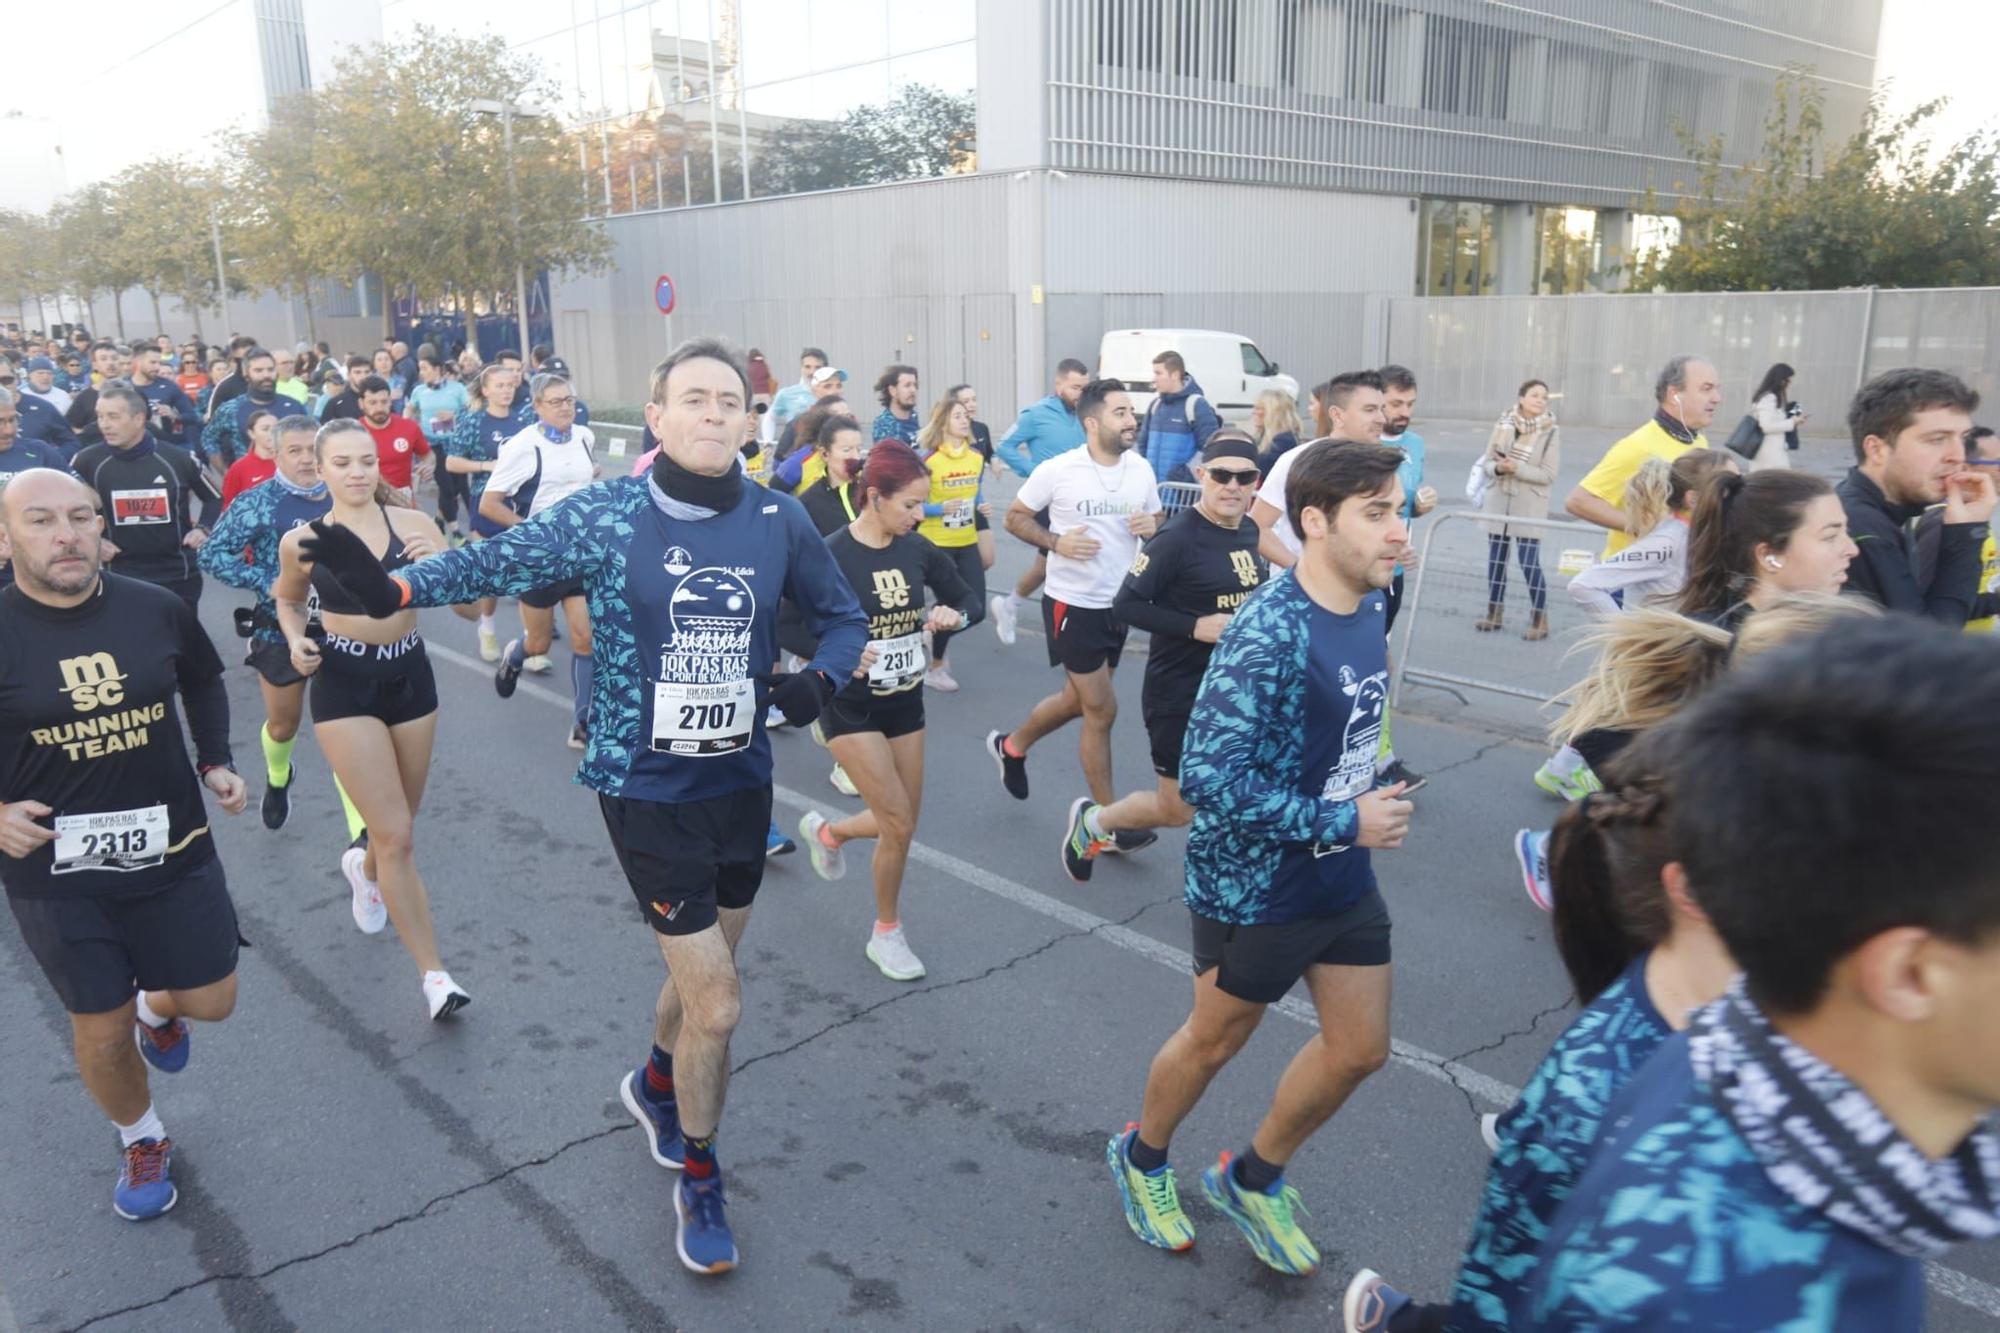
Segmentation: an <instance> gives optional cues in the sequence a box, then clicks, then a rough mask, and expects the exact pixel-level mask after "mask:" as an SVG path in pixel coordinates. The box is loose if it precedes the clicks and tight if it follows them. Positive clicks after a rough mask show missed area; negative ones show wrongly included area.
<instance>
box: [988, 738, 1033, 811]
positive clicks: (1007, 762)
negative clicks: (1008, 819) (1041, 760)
mask: <svg viewBox="0 0 2000 1333" xmlns="http://www.w3.org/2000/svg"><path fill="white" fill-rule="evenodd" d="M986 753H987V754H989V755H991V756H993V762H994V763H995V764H998V765H999V766H1000V781H1001V782H1002V783H1003V784H1005V786H1006V788H1007V794H1008V795H1009V796H1011V797H1013V798H1014V799H1015V800H1017V801H1025V800H1027V799H1028V761H1027V759H1026V758H1021V759H1016V758H1015V757H1014V756H1013V755H1011V754H1008V753H1007V742H1006V738H1005V737H1003V736H1002V735H1001V734H1000V733H999V732H997V731H989V732H987V733H986Z"/></svg>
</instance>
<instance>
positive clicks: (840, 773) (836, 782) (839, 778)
mask: <svg viewBox="0 0 2000 1333" xmlns="http://www.w3.org/2000/svg"><path fill="white" fill-rule="evenodd" d="M826 780H827V781H828V782H831V783H832V784H833V789H834V790H835V791H837V792H839V793H840V794H841V795H842V796H859V795H860V794H861V788H859V787H857V786H855V785H854V779H853V778H850V777H848V776H847V770H846V769H844V768H842V767H841V766H840V765H839V764H835V765H834V766H833V772H831V773H829V774H827V775H826Z"/></svg>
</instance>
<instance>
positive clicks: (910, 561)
mask: <svg viewBox="0 0 2000 1333" xmlns="http://www.w3.org/2000/svg"><path fill="white" fill-rule="evenodd" d="M826 548H827V550H829V551H831V552H832V553H833V562H834V563H835V564H837V565H839V566H840V572H841V573H842V574H843V575H845V576H846V578H847V586H848V587H850V588H852V589H854V595H855V597H856V598H858V599H859V600H860V602H861V614H862V615H864V616H866V617H868V643H869V646H870V647H872V648H874V649H875V662H874V665H872V666H870V667H869V668H868V671H867V674H866V675H864V676H860V677H856V678H855V679H852V680H850V681H848V682H847V683H846V684H845V685H843V686H842V687H841V689H840V697H841V698H842V699H845V700H847V701H848V702H849V703H852V704H865V703H866V702H867V701H868V700H869V699H871V698H880V697H882V696H885V695H892V694H901V693H903V692H904V691H906V690H913V689H916V688H918V687H919V686H921V685H922V684H923V683H924V668H926V667H928V666H929V665H930V655H929V654H928V653H927V652H926V651H925V650H924V639H923V627H924V620H925V617H926V616H928V614H929V606H928V603H927V599H926V598H925V596H924V590H925V589H926V588H928V589H930V590H931V591H932V592H934V593H936V594H937V600H938V602H939V604H940V605H943V606H950V607H956V608H957V609H958V612H959V614H960V615H963V616H966V617H970V616H972V615H973V614H974V613H975V612H976V611H977V610H978V608H979V596H978V594H976V593H974V592H973V591H972V589H971V588H970V587H969V586H967V584H966V582H965V580H964V579H962V578H960V577H959V576H958V567H957V566H955V565H953V564H952V562H951V557H950V556H948V555H946V554H945V553H944V552H943V551H940V550H939V549H938V548H937V547H935V546H933V545H931V542H930V539H929V538H927V537H925V536H923V534H921V533H916V532H907V533H904V534H903V535H902V536H900V537H895V538H892V539H891V540H890V542H889V544H888V546H886V547H883V548H881V549H877V548H876V547H873V546H864V545H862V543H861V542H859V541H857V540H855V536H854V533H853V531H852V530H851V529H849V528H841V529H840V530H839V531H837V532H835V533H834V534H833V535H832V536H831V537H828V538H827V539H826Z"/></svg>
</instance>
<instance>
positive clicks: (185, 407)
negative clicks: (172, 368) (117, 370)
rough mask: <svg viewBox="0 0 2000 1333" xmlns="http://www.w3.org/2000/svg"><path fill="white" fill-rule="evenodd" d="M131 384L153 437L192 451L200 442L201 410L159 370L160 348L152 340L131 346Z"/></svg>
mask: <svg viewBox="0 0 2000 1333" xmlns="http://www.w3.org/2000/svg"><path fill="white" fill-rule="evenodd" d="M132 387H133V388H135V389H137V390H138V391H139V396H140V397H141V398H144V399H145V400H146V405H147V409H148V417H149V420H150V421H151V429H152V432H153V438H154V439H156V440H158V441H160V442H161V443H162V444H171V445H176V446H178V447H180V448H182V449H186V450H187V451H188V452H190V453H193V452H194V451H195V449H196V448H197V447H198V446H199V445H200V444H201V413H200V412H199V411H197V410H196V408H195V405H194V400H193V399H192V398H190V397H188V396H187V393H186V391H185V390H183V389H182V388H181V386H180V385H179V383H177V382H176V381H175V380H174V379H173V377H172V376H171V375H167V374H163V373H162V372H161V366H160V349H159V348H158V347H157V346H155V345H154V344H152V343H140V344H139V345H138V346H136V347H134V348H133V349H132Z"/></svg>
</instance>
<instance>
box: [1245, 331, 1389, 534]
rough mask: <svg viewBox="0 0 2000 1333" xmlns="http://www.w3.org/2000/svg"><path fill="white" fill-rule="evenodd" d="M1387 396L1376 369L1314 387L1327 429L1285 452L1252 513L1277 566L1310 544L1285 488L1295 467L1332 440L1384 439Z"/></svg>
mask: <svg viewBox="0 0 2000 1333" xmlns="http://www.w3.org/2000/svg"><path fill="white" fill-rule="evenodd" d="M1387 401H1388V397H1387V394H1386V393H1385V392H1384V390H1383V384H1382V377H1381V376H1380V375H1378V374H1376V373H1375V372H1374V371H1372V370H1350V371H1347V372H1345V373H1344V374H1340V375H1335V376H1334V377H1333V378H1332V379H1330V380H1328V381H1327V382H1326V383H1324V384H1322V385H1320V387H1319V388H1318V389H1315V390H1314V391H1313V402H1314V403H1315V404H1316V405H1317V410H1315V412H1314V414H1313V421H1314V423H1315V424H1316V425H1317V424H1320V422H1321V418H1322V417H1324V418H1325V420H1324V425H1325V429H1326V434H1325V435H1323V436H1322V437H1321V438H1320V439H1317V440H1312V441H1309V442H1308V443H1306V444H1304V445H1302V446H1300V447H1299V448H1297V449H1288V450H1286V451H1285V452H1284V453H1283V454H1281V455H1279V457H1278V461H1277V462H1275V463H1273V464H1272V465H1271V470H1270V471H1269V472H1268V473H1266V474H1265V476H1264V484H1263V485H1262V486H1260V487H1259V488H1258V489H1257V503H1256V504H1254V505H1252V506H1251V508H1250V517H1251V518H1252V519H1254V520H1255V521H1256V524H1257V528H1258V531H1259V532H1260V533H1261V534H1262V537H1261V540H1260V545H1259V548H1258V549H1259V551H1260V552H1261V553H1262V554H1263V556H1264V558H1265V559H1266V560H1269V561H1270V562H1271V565H1272V567H1273V568H1274V569H1290V568H1291V567H1292V564H1293V562H1294V561H1296V560H1297V559H1298V558H1299V552H1300V551H1301V550H1303V549H1304V544H1303V543H1302V542H1301V541H1300V540H1299V535H1298V533H1296V532H1295V531H1293V529H1292V523H1291V519H1290V518H1288V517H1287V516H1286V508H1285V489H1286V486H1287V484H1288V483H1289V482H1290V480H1291V476H1292V468H1293V467H1295V466H1297V464H1298V455H1300V454H1303V453H1305V451H1306V450H1307V449H1310V448H1312V447H1313V446H1314V445H1317V444H1322V443H1326V442H1327V441H1332V442H1334V443H1336V444H1340V443H1345V444H1380V443H1381V442H1382V430H1383V427H1384V425H1385V424H1386V422H1385V419H1384V413H1385V409H1386V404H1387Z"/></svg>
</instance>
